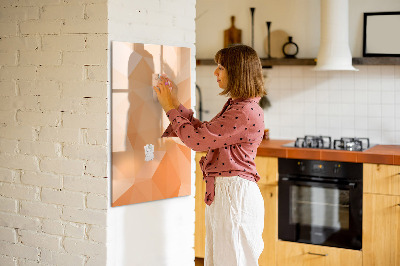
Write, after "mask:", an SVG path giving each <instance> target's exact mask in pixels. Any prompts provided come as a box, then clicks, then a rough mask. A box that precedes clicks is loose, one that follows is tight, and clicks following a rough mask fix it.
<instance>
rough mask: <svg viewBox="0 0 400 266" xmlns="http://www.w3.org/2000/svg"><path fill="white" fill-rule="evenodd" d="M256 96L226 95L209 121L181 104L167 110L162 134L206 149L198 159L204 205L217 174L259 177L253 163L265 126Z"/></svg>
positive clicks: (251, 179) (212, 192)
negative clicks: (243, 97) (200, 118)
mask: <svg viewBox="0 0 400 266" xmlns="http://www.w3.org/2000/svg"><path fill="white" fill-rule="evenodd" d="M259 100H260V97H255V98H248V99H234V100H233V99H232V98H229V99H228V101H227V102H226V103H225V105H224V107H223V108H222V111H221V112H219V113H218V114H217V115H216V116H215V117H214V118H213V119H211V120H210V121H209V122H207V121H205V122H201V121H200V120H198V119H196V118H194V117H193V110H191V109H186V108H185V107H184V106H183V105H182V104H181V105H180V106H179V108H178V109H172V110H170V111H168V112H167V117H168V119H169V120H170V122H171V123H170V125H169V126H168V128H167V129H166V130H165V132H164V133H163V135H162V136H161V137H179V138H180V139H181V140H182V142H183V143H184V144H185V145H186V146H188V147H189V148H191V149H192V150H194V151H207V155H206V156H203V157H202V158H201V160H200V168H201V170H202V171H203V180H204V181H205V182H206V194H205V199H204V201H205V203H206V204H207V205H210V204H211V203H212V202H213V200H214V196H215V191H214V182H215V177H217V176H240V177H242V178H245V179H247V180H250V181H253V182H257V181H258V180H259V179H260V176H259V174H258V173H257V169H256V165H255V163H254V159H255V157H256V154H257V148H258V146H259V145H260V143H261V141H262V139H263V135H264V128H265V125H264V112H263V110H262V108H261V107H260V106H259V105H258V102H259Z"/></svg>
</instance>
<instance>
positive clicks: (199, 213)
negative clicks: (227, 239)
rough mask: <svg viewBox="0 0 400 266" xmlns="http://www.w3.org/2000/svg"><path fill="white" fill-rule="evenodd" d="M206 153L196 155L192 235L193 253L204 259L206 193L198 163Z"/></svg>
mask: <svg viewBox="0 0 400 266" xmlns="http://www.w3.org/2000/svg"><path fill="white" fill-rule="evenodd" d="M205 155H206V153H203V152H202V153H200V152H197V153H196V157H195V161H196V182H195V184H196V194H195V216H196V218H195V229H194V230H195V233H194V253H195V257H197V258H204V248H205V243H206V242H205V239H206V225H205V210H206V204H205V203H204V195H205V193H206V184H205V182H204V181H203V172H202V171H201V169H200V166H199V161H200V158H201V157H202V156H205Z"/></svg>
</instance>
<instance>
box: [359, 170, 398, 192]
mask: <svg viewBox="0 0 400 266" xmlns="http://www.w3.org/2000/svg"><path fill="white" fill-rule="evenodd" d="M363 177H364V178H363V183H364V185H363V189H364V193H376V194H385V195H400V166H398V165H386V164H368V163H365V164H364V168H363Z"/></svg>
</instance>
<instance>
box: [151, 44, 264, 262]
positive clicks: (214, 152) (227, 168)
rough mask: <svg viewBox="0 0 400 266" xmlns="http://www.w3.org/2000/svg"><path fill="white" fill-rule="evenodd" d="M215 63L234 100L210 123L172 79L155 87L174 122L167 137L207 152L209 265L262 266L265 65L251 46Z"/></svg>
mask: <svg viewBox="0 0 400 266" xmlns="http://www.w3.org/2000/svg"><path fill="white" fill-rule="evenodd" d="M215 62H216V63H217V64H218V67H217V69H216V70H215V72H214V75H215V76H216V77H217V82H218V85H219V87H220V88H221V89H222V92H221V93H220V95H226V96H229V97H230V98H229V99H228V101H227V102H226V103H225V105H224V107H223V108H222V110H221V112H220V113H218V114H217V115H216V116H215V117H214V118H213V119H212V120H211V121H209V122H201V121H199V120H198V119H196V118H194V117H193V111H192V110H188V109H186V108H185V107H183V105H181V104H180V103H179V101H178V100H177V99H176V89H177V88H176V86H175V85H174V84H173V83H172V82H171V81H170V80H169V79H168V78H166V77H162V78H161V82H159V83H158V85H157V86H156V87H154V90H155V92H156V93H157V97H158V100H159V102H160V104H161V106H162V108H163V109H164V110H165V112H166V114H167V117H168V119H169V120H170V122H171V124H170V125H169V127H168V128H167V130H166V131H165V132H164V134H163V135H162V137H172V136H177V137H179V138H180V139H181V140H182V141H183V143H185V145H187V146H188V147H189V148H191V149H193V150H195V151H207V155H206V156H205V157H202V158H201V160H200V167H201V169H202V171H203V179H204V180H205V182H206V195H205V200H204V201H205V203H206V204H207V206H206V213H205V216H206V218H205V219H206V251H205V265H207V266H209V265H215V266H224V265H229V266H234V265H238V266H239V265H240V266H246V265H258V258H259V256H260V254H261V252H262V250H263V248H264V243H263V240H262V231H263V228H264V201H263V198H262V195H261V193H260V190H259V188H258V186H257V184H256V182H257V181H258V180H259V179H260V176H259V175H258V173H257V170H256V166H255V163H254V158H255V157H256V153H257V148H258V146H259V145H260V143H261V141H262V139H263V134H264V114H263V110H262V109H261V107H260V106H259V105H258V102H259V100H260V98H261V97H262V96H264V95H265V94H266V92H265V89H264V83H263V76H262V68H261V63H260V59H259V57H258V56H257V53H256V52H255V51H254V50H253V49H252V48H250V47H248V46H246V45H235V46H231V47H228V48H224V49H222V50H220V51H218V52H217V54H216V55H215ZM169 85H172V88H171V89H170V87H169ZM171 91H172V93H171Z"/></svg>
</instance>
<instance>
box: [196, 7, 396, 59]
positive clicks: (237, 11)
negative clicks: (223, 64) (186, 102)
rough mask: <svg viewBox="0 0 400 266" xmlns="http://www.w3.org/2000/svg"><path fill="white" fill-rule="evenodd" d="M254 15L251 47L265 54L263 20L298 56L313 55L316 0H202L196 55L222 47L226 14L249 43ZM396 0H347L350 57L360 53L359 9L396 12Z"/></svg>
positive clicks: (315, 48)
mask: <svg viewBox="0 0 400 266" xmlns="http://www.w3.org/2000/svg"><path fill="white" fill-rule="evenodd" d="M250 7H255V8H256V10H255V14H254V49H255V50H256V51H257V53H258V54H259V56H260V57H266V55H267V54H266V52H265V48H264V47H265V46H264V41H265V39H266V36H267V27H266V24H265V22H266V21H271V22H272V24H271V31H275V30H283V31H285V32H287V33H288V34H289V35H291V36H293V41H294V42H295V43H297V45H298V46H299V54H298V55H297V57H299V58H315V57H316V56H317V54H318V47H319V38H320V0H280V1H274V0H244V1H240V0H233V1H232V0H219V1H215V0H202V1H199V2H198V3H197V6H196V8H197V10H196V12H197V17H196V46H197V54H196V56H197V58H213V56H214V54H215V52H216V51H217V50H219V49H221V48H222V46H223V31H224V30H225V29H228V28H229V27H230V23H231V21H230V17H231V16H232V15H234V16H235V17H236V21H235V25H236V27H237V28H239V29H241V30H242V42H243V43H244V44H247V45H251V13H250ZM399 10H400V2H399V1H398V0H381V1H376V0H349V42H350V49H351V52H352V55H353V57H361V56H362V36H363V35H362V32H363V12H380V11H399Z"/></svg>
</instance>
